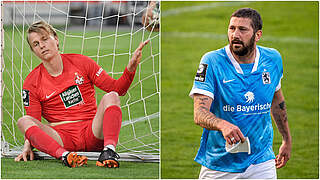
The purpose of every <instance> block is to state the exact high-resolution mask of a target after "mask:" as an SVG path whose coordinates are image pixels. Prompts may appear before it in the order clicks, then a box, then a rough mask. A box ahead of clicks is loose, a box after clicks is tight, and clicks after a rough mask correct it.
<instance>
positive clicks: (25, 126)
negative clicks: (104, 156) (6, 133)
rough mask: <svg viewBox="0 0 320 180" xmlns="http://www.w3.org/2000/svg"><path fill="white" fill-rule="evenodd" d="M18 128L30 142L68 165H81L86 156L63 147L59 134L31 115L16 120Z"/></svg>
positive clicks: (85, 160)
mask: <svg viewBox="0 0 320 180" xmlns="http://www.w3.org/2000/svg"><path fill="white" fill-rule="evenodd" d="M17 125H18V128H19V129H20V131H21V132H22V133H23V134H24V135H25V137H26V139H28V141H29V142H30V144H31V145H32V146H33V147H35V148H37V149H38V150H40V151H41V152H44V153H47V154H49V155H51V156H53V157H55V158H56V159H62V160H63V162H64V164H65V165H66V166H68V167H76V166H82V165H83V164H86V162H87V158H86V157H82V156H78V155H76V154H73V153H70V152H69V151H67V150H66V149H64V148H63V141H62V139H61V137H60V135H59V134H58V133H57V132H56V131H55V130H54V129H52V128H51V127H50V126H47V125H44V124H42V123H41V122H40V121H38V120H37V119H35V118H33V117H31V116H23V117H21V118H20V119H19V120H18V122H17Z"/></svg>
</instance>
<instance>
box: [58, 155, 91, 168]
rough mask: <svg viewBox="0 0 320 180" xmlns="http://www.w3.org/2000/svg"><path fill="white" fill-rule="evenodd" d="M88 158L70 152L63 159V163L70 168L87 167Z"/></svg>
mask: <svg viewBox="0 0 320 180" xmlns="http://www.w3.org/2000/svg"><path fill="white" fill-rule="evenodd" d="M87 161H88V158H87V157H86V156H81V155H78V154H77V153H75V152H70V153H68V154H67V155H65V156H64V157H62V163H63V164H64V165H66V166H68V167H70V168H74V167H78V166H83V165H87Z"/></svg>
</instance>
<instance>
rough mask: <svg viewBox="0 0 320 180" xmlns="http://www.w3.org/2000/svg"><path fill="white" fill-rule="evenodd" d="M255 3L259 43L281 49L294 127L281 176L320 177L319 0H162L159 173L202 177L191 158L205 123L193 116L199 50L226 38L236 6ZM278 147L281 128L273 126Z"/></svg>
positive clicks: (216, 45)
mask: <svg viewBox="0 0 320 180" xmlns="http://www.w3.org/2000/svg"><path fill="white" fill-rule="evenodd" d="M242 7H251V8H254V9H256V10H258V11H259V12H260V14H261V16H262V20H263V37H262V40H261V41H260V42H258V44H259V45H262V46H267V47H273V48H276V49H277V50H279V51H280V53H281V55H282V57H283V65H284V77H283V80H282V90H283V92H284V95H285V98H286V104H287V109H288V121H289V125H290V130H291V135H292V140H293V144H292V153H291V159H290V160H289V161H288V163H287V165H286V166H285V167H284V168H282V169H279V170H277V174H278V178H286V179H293V178H299V179H304V178H313V179H318V178H319V144H318V142H319V128H318V127H319V122H318V119H319V115H318V111H319V106H318V104H319V101H318V99H319V96H318V92H319V83H318V82H319V78H318V74H319V63H318V61H319V58H318V57H319V51H318V49H319V43H318V39H319V37H318V33H319V29H318V27H319V24H318V22H319V20H318V10H319V9H318V8H319V4H318V2H254V1H252V2H162V3H161V8H162V19H161V23H162V24H161V28H162V34H161V47H162V50H161V53H162V56H161V58H162V66H161V67H162V81H161V82H162V93H161V97H162V106H161V111H162V114H161V129H162V131H161V135H162V136H161V162H162V163H161V177H162V178H198V175H199V172H200V165H199V164H197V163H196V162H194V161H193V159H194V157H195V155H196V153H197V150H198V148H199V143H200V137H201V134H202V128H200V127H199V126H196V125H195V124H194V122H193V100H192V99H191V98H190V97H188V94H189V92H190V90H191V88H192V84H193V79H194V76H195V73H196V70H197V68H198V65H199V62H200V58H201V56H202V55H204V54H205V53H206V52H208V51H211V50H215V49H218V48H221V47H223V46H225V45H226V44H227V43H228V42H227V26H228V23H229V18H230V15H231V14H232V12H234V11H235V10H236V9H238V8H242ZM274 130H275V131H274V135H275V136H274V146H273V149H274V152H275V153H276V154H277V153H278V151H279V146H280V144H281V140H282V138H281V136H280V134H279V132H278V130H277V128H276V127H275V126H274Z"/></svg>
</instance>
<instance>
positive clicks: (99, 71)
mask: <svg viewBox="0 0 320 180" xmlns="http://www.w3.org/2000/svg"><path fill="white" fill-rule="evenodd" d="M102 71H103V69H102V68H100V69H99V70H98V72H97V73H96V76H98V77H99V76H100V74H101V73H102Z"/></svg>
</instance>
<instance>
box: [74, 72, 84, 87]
mask: <svg viewBox="0 0 320 180" xmlns="http://www.w3.org/2000/svg"><path fill="white" fill-rule="evenodd" d="M74 75H75V76H76V77H75V78H74V81H75V82H76V84H78V85H80V84H83V81H84V79H83V76H81V75H79V74H78V73H74Z"/></svg>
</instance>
